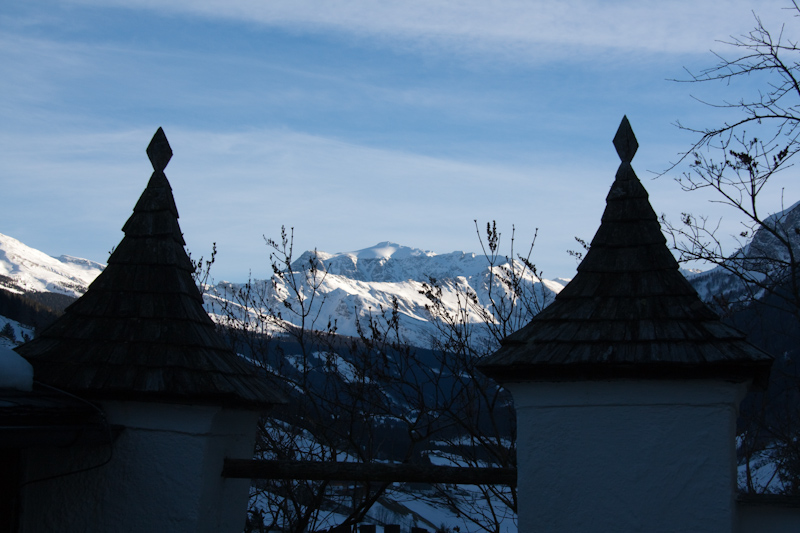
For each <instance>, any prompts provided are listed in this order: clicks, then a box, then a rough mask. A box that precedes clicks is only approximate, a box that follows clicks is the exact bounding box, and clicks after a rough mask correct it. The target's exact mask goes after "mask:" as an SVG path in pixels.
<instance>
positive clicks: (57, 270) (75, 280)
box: [0, 233, 105, 297]
mask: <svg viewBox="0 0 800 533" xmlns="http://www.w3.org/2000/svg"><path fill="white" fill-rule="evenodd" d="M103 268H105V265H103V264H101V263H96V262H95V261H90V260H88V259H80V258H77V257H72V256H69V255H62V256H60V257H51V256H49V255H47V254H45V253H43V252H40V251H39V250H36V249H34V248H31V247H29V246H26V245H24V244H22V243H21V242H19V241H18V240H16V239H14V238H12V237H9V236H7V235H3V234H2V233H0V287H1V288H3V289H6V290H8V291H11V292H16V293H24V292H31V291H37V292H44V291H47V292H55V293H59V294H65V295H67V296H74V297H78V296H80V295H81V294H83V293H84V292H86V288H87V287H88V286H89V284H90V283H91V282H92V281H93V280H94V278H96V277H97V275H98V274H100V272H102V270H103Z"/></svg>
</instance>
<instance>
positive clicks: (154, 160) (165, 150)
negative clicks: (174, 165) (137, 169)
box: [147, 128, 172, 172]
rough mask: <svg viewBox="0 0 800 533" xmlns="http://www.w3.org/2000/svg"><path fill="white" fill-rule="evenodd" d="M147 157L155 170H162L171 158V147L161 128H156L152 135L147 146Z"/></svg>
mask: <svg viewBox="0 0 800 533" xmlns="http://www.w3.org/2000/svg"><path fill="white" fill-rule="evenodd" d="M147 157H149V158H150V163H151V164H152V165H153V169H155V170H156V171H161V172H163V171H164V169H165V168H167V164H168V163H169V160H170V159H172V148H170V146H169V141H167V136H166V135H165V134H164V130H163V129H161V128H158V131H157V132H156V134H155V135H153V140H151V141H150V144H149V145H148V146H147Z"/></svg>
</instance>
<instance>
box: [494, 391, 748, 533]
mask: <svg viewBox="0 0 800 533" xmlns="http://www.w3.org/2000/svg"><path fill="white" fill-rule="evenodd" d="M506 387H507V388H508V389H509V390H510V391H511V393H512V395H513V396H514V403H515V405H516V410H517V433H518V434H517V467H518V491H519V494H518V496H519V502H520V508H519V513H518V514H519V526H520V527H519V530H520V532H523V533H527V532H531V533H532V532H536V533H543V532H559V533H566V532H587V531H615V532H623V531H625V532H631V531H641V532H648V533H655V532H665V533H666V532H670V533H676V532H698V531H702V532H726V533H731V532H733V531H735V522H736V507H735V489H736V471H735V467H736V456H735V424H736V416H737V411H738V406H739V402H740V401H741V398H742V397H743V395H744V393H745V391H746V384H732V383H727V382H722V381H694V382H679V381H658V382H654V381H610V382H565V383H531V382H528V383H511V384H508V383H507V384H506Z"/></svg>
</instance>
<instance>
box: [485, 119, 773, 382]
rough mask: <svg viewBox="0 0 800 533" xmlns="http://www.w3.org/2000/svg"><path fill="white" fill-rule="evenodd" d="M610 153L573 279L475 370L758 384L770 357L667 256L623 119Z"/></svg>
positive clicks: (527, 376)
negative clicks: (596, 214) (613, 160)
mask: <svg viewBox="0 0 800 533" xmlns="http://www.w3.org/2000/svg"><path fill="white" fill-rule="evenodd" d="M618 143H619V145H617V144H618ZM615 146H616V148H617V152H618V153H619V154H620V157H621V159H622V163H621V164H620V166H619V169H618V170H617V174H616V178H615V180H614V183H613V185H612V186H611V190H610V191H609V193H608V196H607V197H606V209H605V212H604V213H603V217H602V220H601V224H600V228H599V229H598V230H597V233H596V234H595V236H594V239H593V240H592V242H591V246H590V248H589V251H588V252H587V253H586V257H585V258H584V259H583V261H582V262H581V264H580V265H579V266H578V273H577V274H576V276H575V278H574V279H573V280H572V281H571V282H570V283H569V284H568V285H567V286H566V287H565V288H564V289H563V290H562V291H561V293H560V294H559V295H558V296H557V297H556V299H555V301H554V302H553V303H552V304H551V305H550V306H548V307H547V308H545V309H544V310H543V311H542V312H541V313H539V314H538V315H536V316H535V317H534V318H533V320H532V321H531V322H530V323H529V324H528V325H526V326H525V327H524V328H522V329H520V330H519V331H517V332H515V333H513V334H511V335H509V336H508V337H507V338H506V339H505V340H503V342H502V343H501V347H500V349H499V350H497V352H495V353H494V354H492V355H491V356H488V357H486V358H485V359H483V360H482V361H481V362H480V363H479V365H478V366H479V368H480V369H481V370H482V371H483V372H484V373H485V374H487V375H489V376H490V377H494V378H496V379H498V380H499V381H501V382H502V381H519V380H525V381H530V380H533V381H536V380H542V381H551V380H584V379H588V380H592V379H599V380H604V379H616V378H646V379H689V378H721V379H731V380H739V381H745V380H748V379H751V378H752V379H753V380H754V384H755V385H756V386H765V385H766V382H767V379H768V377H769V369H770V366H771V364H772V357H771V356H770V355H769V354H767V353H765V352H763V351H762V350H760V349H758V348H756V347H755V346H753V345H751V344H750V343H748V342H747V341H746V340H745V336H744V334H743V333H741V332H739V331H738V330H736V329H734V328H732V327H729V326H727V325H725V324H723V323H722V322H721V321H720V320H719V317H718V316H717V315H716V314H715V313H714V312H713V311H712V310H711V309H709V308H708V306H706V305H705V304H704V303H703V302H702V301H701V300H700V298H699V296H698V295H697V293H696V292H695V290H694V289H693V288H692V286H691V285H690V284H689V282H688V281H687V280H686V279H685V278H684V276H683V275H682V274H681V273H680V271H679V267H678V263H677V262H676V261H675V259H674V257H673V256H672V254H671V253H670V251H669V249H668V248H667V244H666V242H667V241H666V239H665V238H664V235H663V234H662V233H661V226H660V225H659V222H658V217H657V216H656V214H655V212H654V211H653V208H652V207H651V205H650V201H649V196H648V194H647V191H646V190H645V188H644V186H643V185H642V184H641V182H640V181H639V178H637V177H636V174H635V173H634V171H633V168H632V167H631V165H630V161H631V160H632V159H633V154H634V153H635V151H636V148H637V147H638V143H637V142H636V139H635V137H634V136H633V132H632V130H630V124H629V123H628V120H627V118H623V121H622V124H621V125H620V130H619V131H618V132H617V135H616V137H615Z"/></svg>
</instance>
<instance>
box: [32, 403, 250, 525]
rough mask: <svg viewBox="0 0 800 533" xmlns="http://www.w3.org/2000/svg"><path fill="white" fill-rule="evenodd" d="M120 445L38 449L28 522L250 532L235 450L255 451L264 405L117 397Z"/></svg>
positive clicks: (243, 454)
mask: <svg viewBox="0 0 800 533" xmlns="http://www.w3.org/2000/svg"><path fill="white" fill-rule="evenodd" d="M103 407H104V409H105V411H106V414H107V418H108V421H109V423H110V424H112V425H119V426H123V429H122V431H121V433H120V434H119V436H118V437H117V438H116V440H115V441H114V442H113V445H111V446H109V445H96V446H93V447H86V446H80V447H71V448H69V449H65V450H53V449H52V448H42V449H33V450H30V451H29V452H28V455H27V460H26V464H27V480H35V479H39V478H43V477H47V476H52V475H55V474H60V473H66V472H71V471H75V470H80V469H82V468H86V467H89V466H93V465H97V464H100V463H102V462H103V461H105V460H106V459H107V458H108V457H109V451H110V450H111V451H113V456H112V457H111V460H110V461H109V462H108V464H106V465H104V466H102V467H99V468H95V469H91V470H88V471H86V472H81V473H75V474H70V475H67V476H62V477H58V478H55V479H52V480H49V481H42V482H37V483H31V484H28V485H27V486H25V488H24V489H23V495H22V497H23V501H22V505H23V507H22V524H21V531H23V532H30V533H34V532H41V531H82V532H95V531H97V532H107V531H115V532H148V533H150V532H154V531H158V532H161V531H164V532H167V531H176V532H178V531H181V532H183V531H186V532H189V531H191V532H225V531H231V532H233V531H236V532H241V531H242V529H243V526H244V521H245V517H246V508H247V500H248V487H249V481H248V480H240V479H227V478H223V477H222V476H221V475H220V474H221V472H222V466H223V461H224V458H225V457H234V458H250V457H252V454H253V447H254V443H255V430H256V422H257V417H258V416H257V413H254V412H249V411H234V410H229V409H222V408H219V407H207V406H187V405H173V404H157V403H136V402H131V403H120V402H107V403H105V404H104V405H103Z"/></svg>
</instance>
